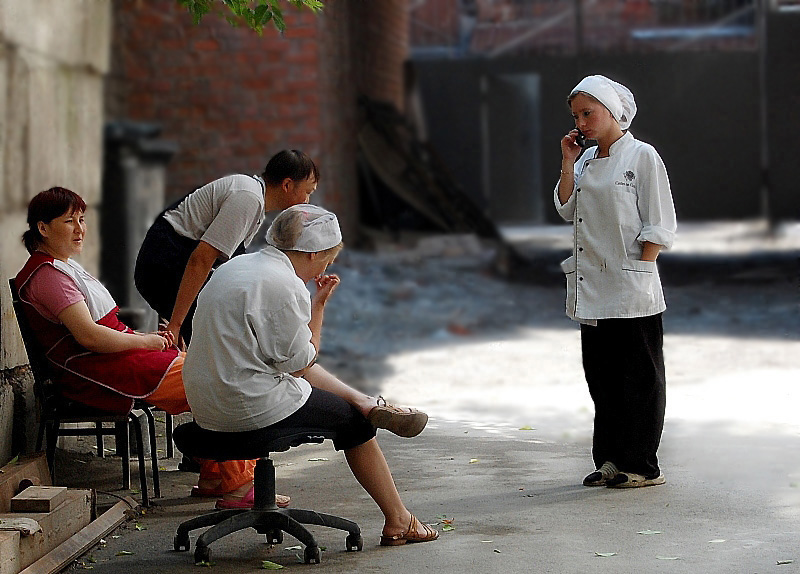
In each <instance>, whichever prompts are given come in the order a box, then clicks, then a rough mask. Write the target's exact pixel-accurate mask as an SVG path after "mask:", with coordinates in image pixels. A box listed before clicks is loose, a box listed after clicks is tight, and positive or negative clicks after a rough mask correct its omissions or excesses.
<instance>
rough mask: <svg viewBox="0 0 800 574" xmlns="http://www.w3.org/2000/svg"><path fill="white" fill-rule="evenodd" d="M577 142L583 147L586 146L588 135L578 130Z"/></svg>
mask: <svg viewBox="0 0 800 574" xmlns="http://www.w3.org/2000/svg"><path fill="white" fill-rule="evenodd" d="M575 143H576V144H578V145H579V146H580V147H581V148H585V147H586V136H585V135H583V132H581V130H578V135H577V136H575Z"/></svg>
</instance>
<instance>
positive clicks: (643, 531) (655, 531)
mask: <svg viewBox="0 0 800 574" xmlns="http://www.w3.org/2000/svg"><path fill="white" fill-rule="evenodd" d="M636 534H644V535H650V534H663V532H661V531H660V530H640V531H639V532H637V533H636Z"/></svg>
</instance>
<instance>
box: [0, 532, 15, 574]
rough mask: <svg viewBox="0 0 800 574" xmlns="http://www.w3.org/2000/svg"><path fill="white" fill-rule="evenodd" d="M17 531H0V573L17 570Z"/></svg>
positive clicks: (12, 573) (10, 573) (11, 573)
mask: <svg viewBox="0 0 800 574" xmlns="http://www.w3.org/2000/svg"><path fill="white" fill-rule="evenodd" d="M19 538H20V534H19V532H0V574H17V572H19V568H20V566H19Z"/></svg>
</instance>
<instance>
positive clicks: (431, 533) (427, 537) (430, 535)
mask: <svg viewBox="0 0 800 574" xmlns="http://www.w3.org/2000/svg"><path fill="white" fill-rule="evenodd" d="M415 522H419V523H420V524H421V525H422V528H423V530H424V531H425V534H417V532H416V531H415V530H414V523H415ZM437 538H439V533H438V532H437V531H436V530H434V529H433V528H431V527H430V526H428V525H427V524H425V523H424V522H420V521H419V520H417V518H416V517H415V516H414V515H413V514H412V515H411V522H409V523H408V528H406V531H405V532H403V533H402V534H395V535H394V536H381V546H402V545H403V544H406V543H408V544H411V543H414V542H430V541H431V540H436V539H437Z"/></svg>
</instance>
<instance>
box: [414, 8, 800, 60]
mask: <svg viewBox="0 0 800 574" xmlns="http://www.w3.org/2000/svg"><path fill="white" fill-rule="evenodd" d="M783 3H784V4H786V5H787V6H794V5H796V4H797V2H796V1H792V0H784V2H783ZM756 8H757V2H756V0H410V2H409V12H410V14H409V16H410V17H409V22H410V24H409V25H410V42H411V48H412V54H413V56H414V57H415V58H425V57H452V58H465V57H476V56H477V57H490V58H491V57H499V56H519V55H526V54H575V53H604V52H652V51H677V50H705V51H726V50H755V49H756V48H757V39H756V26H755V20H756V18H755V12H756Z"/></svg>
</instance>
